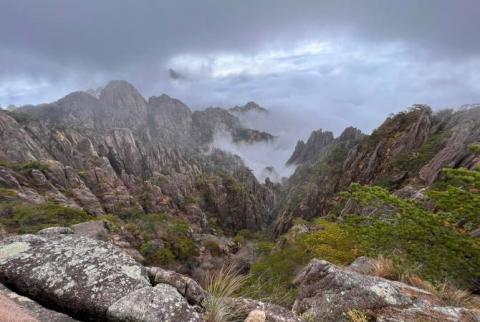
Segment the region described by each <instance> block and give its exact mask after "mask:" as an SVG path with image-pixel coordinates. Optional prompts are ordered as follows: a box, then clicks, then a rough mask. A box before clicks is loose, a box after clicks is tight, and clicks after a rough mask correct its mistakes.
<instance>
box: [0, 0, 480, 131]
mask: <svg viewBox="0 0 480 322" xmlns="http://www.w3.org/2000/svg"><path fill="white" fill-rule="evenodd" d="M479 13H480V4H479V3H478V1H477V0H462V1H450V0H435V1H434V0H431V1H427V0H423V1H418V0H403V1H385V0H366V1H357V0H336V1H319V0H296V1H291V0H262V1H253V0H245V1H225V0H203V1H197V0H190V1H186V0H176V1H155V0H143V1H139V0H103V1H75V2H74V1H64V0H43V1H37V0H2V1H1V3H0V46H1V51H0V93H2V94H1V95H0V104H2V105H6V104H8V103H18V104H21V103H37V102H41V101H46V100H53V99H55V98H58V97H59V96H61V95H64V94H66V93H67V92H69V91H72V90H75V89H87V88H91V87H97V86H99V85H102V83H104V82H106V81H107V80H109V79H118V78H121V79H127V80H129V81H130V82H132V83H133V84H134V85H135V86H137V87H138V88H139V89H140V90H141V91H142V92H143V93H144V94H145V95H153V94H160V93H161V92H167V93H169V94H171V95H174V96H178V97H179V98H180V99H184V100H185V101H187V103H189V104H190V105H192V106H194V107H196V108H198V107H204V106H207V105H215V104H216V105H220V104H223V105H235V104H241V103H244V102H246V101H248V100H251V99H255V100H258V101H260V102H261V103H263V105H265V106H267V107H270V108H274V109H278V110H279V111H280V110H281V111H282V113H284V112H283V110H285V111H287V110H288V111H291V113H296V114H302V113H314V115H315V118H310V120H308V122H309V124H308V126H306V127H303V128H305V129H308V130H310V128H311V127H320V126H326V127H331V128H332V129H334V130H335V131H338V130H339V129H340V128H341V127H343V126H346V125H350V124H351V123H354V125H359V126H360V127H362V128H364V129H371V128H372V127H373V126H375V125H376V124H378V122H379V121H380V120H381V119H382V118H383V117H384V116H385V115H387V114H388V113H390V112H393V111H396V110H399V109H402V108H405V107H406V105H408V104H412V103H417V102H424V103H430V104H432V105H436V106H445V105H446V106H448V105H454V104H463V103H469V102H476V101H480V94H478V93H479V91H478V85H476V84H478V78H475V76H474V75H472V74H473V72H474V71H475V70H478V67H479V65H478V58H479V54H480V41H478V40H477V38H478V37H477V35H476V33H477V32H478V30H480V20H479V19H478V16H479ZM302 40H305V41H309V40H316V41H318V40H320V41H330V42H332V43H334V44H335V45H339V48H342V45H343V44H346V45H345V47H344V48H345V49H344V50H345V51H348V50H350V49H352V48H355V47H360V48H362V52H363V53H364V54H367V55H368V54H369V51H371V52H370V55H371V56H372V57H375V56H376V55H379V59H385V60H384V61H380V62H376V63H372V62H371V61H363V60H362V59H361V58H360V59H359V58H357V57H347V58H345V59H344V60H340V61H339V60H338V59H336V58H335V56H337V55H340V56H342V55H345V54H348V53H346V52H342V51H340V52H339V51H336V52H333V53H331V55H332V58H331V61H330V62H328V61H326V62H324V63H323V64H321V65H318V66H316V69H315V70H308V68H309V67H306V70H294V71H288V72H285V73H282V72H279V73H271V74H269V75H259V76H258V75H257V76H255V75H253V76H252V75H242V74H240V75H235V76H229V77H224V78H219V79H212V78H211V77H210V76H209V75H196V76H197V77H196V78H193V77H192V79H190V78H189V77H190V76H191V75H187V74H184V73H183V71H178V70H176V72H178V73H180V74H182V76H185V77H188V78H189V79H188V80H184V79H180V78H177V79H174V80H172V79H171V75H170V74H169V71H168V68H171V67H170V66H167V62H168V61H169V60H170V59H171V58H172V57H175V56H177V55H181V54H189V55H195V56H199V57H209V56H210V55H212V54H216V53H222V52H226V53H239V54H243V55H246V56H248V55H255V54H256V53H258V52H261V51H262V50H266V49H272V48H273V49H276V48H278V49H289V47H290V46H293V44H295V43H296V42H299V41H302ZM392 46H393V47H395V48H397V49H398V48H403V49H401V50H397V51H395V52H394V53H393V54H392V55H390V56H388V55H387V56H382V55H381V54H378V52H377V49H378V48H389V47H392ZM340 50H341V49H340ZM347 56H348V55H347ZM286 59H287V60H289V61H290V62H291V63H292V64H293V65H295V66H303V64H305V62H306V61H307V62H308V61H309V60H312V59H316V58H315V57H313V58H312V57H310V56H308V55H306V56H305V55H300V56H298V57H288V58H286ZM281 60H282V59H280V60H279V61H278V63H281V62H282V61H281ZM207 74H208V72H207ZM12 83H13V85H15V86H13V85H12ZM23 83H24V84H25V86H24V87H23V89H22V86H21V85H22V84H23ZM19 84H20V85H19ZM31 84H44V86H43V87H39V88H34V89H31V88H30V87H31V86H30V85H31ZM2 88H3V91H2ZM29 88H30V89H29ZM285 113H286V114H288V113H287V112H285ZM295 117H296V118H299V119H301V116H297V115H295ZM298 122H299V123H302V122H304V121H301V120H299V121H298ZM310 123H311V124H310ZM305 131H307V130H305Z"/></svg>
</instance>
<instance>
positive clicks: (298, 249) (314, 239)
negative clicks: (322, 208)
mask: <svg viewBox="0 0 480 322" xmlns="http://www.w3.org/2000/svg"><path fill="white" fill-rule="evenodd" d="M309 225H312V223H309ZM313 225H316V226H318V227H317V230H315V231H313V232H308V233H301V234H298V235H296V236H294V238H293V240H292V238H289V237H287V236H283V238H281V239H280V240H279V242H277V246H275V247H274V245H273V243H268V242H261V243H259V244H258V245H259V249H260V253H261V254H262V255H261V257H260V258H259V259H258V260H257V261H256V262H255V263H254V264H253V265H252V267H251V274H250V278H249V280H248V283H247V285H246V286H245V287H244V289H243V294H244V295H245V296H249V297H253V298H256V299H261V300H269V301H272V302H274V303H277V304H281V305H287V306H288V305H291V304H292V303H293V300H294V299H295V295H296V292H297V290H296V289H295V288H293V287H292V286H291V282H292V280H293V278H294V277H295V275H296V274H297V273H298V272H299V270H300V269H301V268H302V267H303V266H305V265H306V264H307V263H308V262H309V261H310V260H311V259H312V258H315V257H318V258H322V259H326V260H329V261H331V262H333V263H335V264H349V263H350V262H351V261H353V260H354V259H355V258H356V257H357V256H359V255H360V251H359V249H358V247H357V246H356V245H355V243H354V240H353V239H352V238H351V236H350V235H349V233H348V231H347V230H345V229H344V227H343V225H340V224H337V223H333V222H328V221H325V220H316V222H315V223H314V224H313ZM282 240H283V242H282ZM262 248H263V249H262Z"/></svg>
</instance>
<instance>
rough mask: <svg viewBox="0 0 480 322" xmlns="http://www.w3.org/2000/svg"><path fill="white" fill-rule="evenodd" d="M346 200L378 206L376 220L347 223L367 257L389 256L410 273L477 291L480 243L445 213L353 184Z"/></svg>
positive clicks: (352, 219)
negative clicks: (460, 228)
mask: <svg viewBox="0 0 480 322" xmlns="http://www.w3.org/2000/svg"><path fill="white" fill-rule="evenodd" d="M342 197H343V198H344V199H345V200H348V199H350V200H354V201H356V202H358V203H359V204H360V205H361V206H363V207H366V206H372V205H374V207H375V208H376V211H375V214H373V215H371V216H365V215H363V216H358V215H356V214H351V215H349V216H348V217H347V218H346V219H345V224H346V226H345V227H347V230H349V231H350V233H351V235H352V236H353V237H354V239H355V240H356V241H357V242H358V243H359V244H360V245H361V247H362V249H364V250H365V252H366V254H367V255H369V256H373V257H375V256H378V255H382V254H384V255H387V254H388V255H389V256H391V257H393V259H394V260H395V261H396V262H397V263H398V264H400V266H403V267H404V268H405V269H406V270H407V269H408V270H412V271H414V272H415V273H416V274H418V275H419V276H420V277H422V278H424V279H426V280H428V281H431V282H432V283H434V284H437V283H440V282H441V281H443V280H445V279H446V278H447V279H449V280H452V281H453V282H455V283H456V284H458V285H459V286H461V287H472V286H473V287H477V285H478V283H479V281H480V245H479V243H478V241H477V240H475V239H474V238H472V237H470V236H468V235H466V234H464V233H463V232H462V231H460V230H458V229H456V227H455V226H454V225H452V224H451V223H450V222H449V221H448V220H447V217H445V216H444V215H443V214H435V213H432V212H430V211H428V210H426V209H425V208H423V207H422V206H421V205H420V204H418V203H416V202H414V201H410V200H403V199H400V198H398V197H396V196H394V195H392V194H390V193H389V192H388V191H387V190H385V189H383V188H380V187H376V186H374V187H369V186H361V185H359V184H353V185H352V186H351V187H350V190H349V191H348V192H344V193H342ZM453 202H455V201H453ZM382 208H384V209H385V211H383V209H382Z"/></svg>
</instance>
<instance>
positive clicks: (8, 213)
mask: <svg viewBox="0 0 480 322" xmlns="http://www.w3.org/2000/svg"><path fill="white" fill-rule="evenodd" d="M89 219H91V217H90V216H89V215H87V213H85V212H84V211H83V210H81V209H76V208H67V207H63V206H60V205H58V204H56V203H53V202H46V203H43V204H40V205H29V204H24V203H13V202H2V203H0V223H2V224H3V225H4V226H5V227H6V228H7V230H8V231H10V232H13V233H19V234H26V233H36V232H37V231H39V230H41V229H43V228H47V227H52V226H70V225H74V224H78V223H80V222H83V221H87V220H89Z"/></svg>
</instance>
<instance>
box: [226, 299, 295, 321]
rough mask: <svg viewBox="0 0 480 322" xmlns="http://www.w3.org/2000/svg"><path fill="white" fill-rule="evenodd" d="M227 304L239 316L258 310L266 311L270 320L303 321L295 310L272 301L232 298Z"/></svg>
mask: <svg viewBox="0 0 480 322" xmlns="http://www.w3.org/2000/svg"><path fill="white" fill-rule="evenodd" d="M227 305H228V306H229V307H230V309H231V310H232V311H233V312H236V313H237V314H238V315H239V316H242V315H243V316H245V317H247V316H248V314H249V313H250V312H252V311H255V310H258V311H261V312H264V313H265V317H266V320H267V321H269V322H301V321H302V319H301V318H300V317H298V316H297V315H295V314H294V313H293V312H291V311H289V310H287V309H285V308H283V307H281V306H278V305H274V304H271V303H266V302H261V301H255V300H251V299H246V298H231V299H228V300H227Z"/></svg>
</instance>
